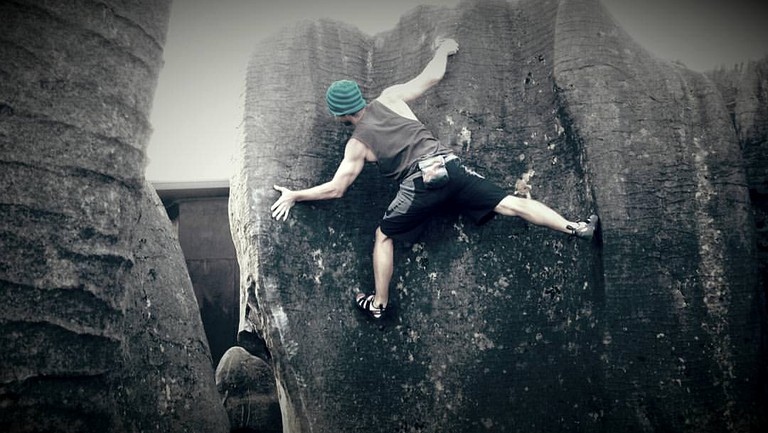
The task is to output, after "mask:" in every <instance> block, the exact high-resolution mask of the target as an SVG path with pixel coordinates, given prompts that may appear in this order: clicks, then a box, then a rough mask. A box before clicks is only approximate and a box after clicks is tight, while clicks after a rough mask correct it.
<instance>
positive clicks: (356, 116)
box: [347, 107, 368, 125]
mask: <svg viewBox="0 0 768 433" xmlns="http://www.w3.org/2000/svg"><path fill="white" fill-rule="evenodd" d="M367 108H368V107H363V109H362V110H360V111H358V112H357V113H355V114H354V115H352V114H350V115H349V116H347V120H349V122H351V123H352V124H353V125H357V122H359V121H360V119H362V118H363V113H365V110H366V109H367Z"/></svg>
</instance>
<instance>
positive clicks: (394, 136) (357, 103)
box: [271, 39, 597, 318]
mask: <svg viewBox="0 0 768 433" xmlns="http://www.w3.org/2000/svg"><path fill="white" fill-rule="evenodd" d="M458 49H459V46H458V44H457V43H456V41H454V40H452V39H445V40H442V41H440V42H439V44H438V47H437V49H436V52H435V55H434V57H433V58H432V60H431V61H430V62H429V63H428V64H427V66H426V67H425V68H424V70H423V71H422V72H421V73H420V74H419V75H418V76H416V77H415V78H413V79H412V80H410V81H408V82H406V83H403V84H397V85H394V86H392V87H389V88H387V89H385V90H384V91H383V92H382V93H381V95H380V96H379V97H378V98H376V99H375V100H373V101H372V102H371V103H370V104H367V103H366V101H365V100H364V99H363V97H362V94H361V92H360V89H359V87H358V85H357V83H355V82H353V81H349V80H341V81H337V82H334V83H333V84H331V86H330V87H329V88H328V91H327V93H326V102H327V104H328V109H329V111H330V112H331V114H333V115H334V116H335V117H336V119H337V120H338V121H341V122H344V123H345V124H349V125H354V126H355V131H354V132H353V134H352V137H351V138H350V139H349V141H348V142H347V145H346V148H345V150H344V158H343V160H342V161H341V163H340V164H339V167H338V169H337V171H336V174H335V175H334V176H333V179H331V180H330V181H328V182H326V183H323V184H321V185H317V186H315V187H312V188H309V189H303V190H298V191H292V190H290V189H288V188H283V187H281V186H277V185H275V187H274V188H275V189H276V190H278V191H280V192H281V195H280V198H279V199H278V200H277V201H276V202H275V203H274V204H273V205H272V207H271V210H272V217H273V218H275V219H277V220H281V219H282V220H286V219H287V218H288V213H289V212H290V209H291V208H292V207H293V206H294V204H295V203H296V202H300V201H311V200H327V199H333V198H340V197H342V196H343V195H344V193H345V191H346V190H347V188H348V187H349V186H350V185H351V184H352V182H354V180H355V179H356V178H357V176H358V175H359V174H360V172H361V171H362V169H363V166H364V165H365V163H366V162H375V163H377V164H378V165H379V170H380V172H381V174H382V175H383V176H387V177H391V178H393V179H395V180H396V181H398V182H400V189H399V191H398V193H397V195H396V196H395V199H394V200H393V201H392V203H391V204H390V205H389V208H388V209H387V211H386V213H385V214H384V217H383V219H382V220H381V223H380V225H379V227H378V228H377V229H376V234H375V244H374V248H373V273H374V283H375V293H374V294H370V295H368V294H365V293H358V294H357V295H356V298H355V301H356V304H357V306H358V307H359V308H360V309H362V310H363V311H364V312H366V313H368V314H370V315H371V316H373V317H374V318H380V317H382V316H383V315H384V312H385V311H386V307H387V303H388V301H389V283H390V280H391V278H392V270H393V252H394V249H393V241H392V239H393V238H394V239H398V240H406V241H411V242H412V241H414V240H415V238H416V237H417V236H418V234H419V233H420V231H421V228H422V227H423V226H424V224H425V223H426V221H427V220H428V219H429V217H430V216H432V215H434V214H435V213H436V212H437V211H438V210H439V209H445V208H446V207H451V208H454V209H457V210H460V211H461V212H462V213H464V214H465V215H466V216H467V217H468V218H470V219H471V220H473V221H474V222H476V223H478V224H482V223H484V222H486V221H488V220H489V219H491V218H492V217H493V216H494V215H496V214H501V215H507V216H517V217H521V218H523V219H524V220H526V221H528V222H531V223H533V224H537V225H541V226H544V227H548V228H550V229H553V230H557V231H560V232H563V233H567V234H570V235H574V236H576V237H579V238H583V239H591V238H592V236H593V233H594V231H595V228H596V225H597V216H596V215H592V216H591V217H590V218H589V221H588V222H574V221H568V220H566V219H565V218H563V217H562V216H561V215H560V214H558V213H557V212H555V211H554V210H552V209H550V208H549V207H547V206H546V205H544V204H542V203H540V202H538V201H536V200H532V199H526V198H520V197H515V196H514V195H509V194H507V193H506V192H505V191H504V190H502V189H501V188H500V187H498V186H496V185H494V184H493V183H491V182H489V181H487V180H486V179H484V178H483V177H482V176H480V175H478V174H477V173H475V172H473V171H471V170H469V169H467V168H465V167H464V166H463V165H462V164H461V163H460V161H459V159H458V158H457V157H456V156H455V155H454V154H453V152H452V151H451V149H450V148H448V147H446V146H444V145H442V144H441V143H440V142H439V141H438V140H436V139H435V138H434V136H433V135H432V134H431V133H430V132H429V131H428V130H427V129H426V128H425V127H424V125H423V124H422V123H421V122H420V121H419V120H418V119H417V118H416V116H415V115H414V114H413V111H411V109H410V108H409V106H408V104H407V103H408V102H409V101H412V100H414V99H416V98H418V97H419V96H421V95H422V94H424V92H426V91H427V90H428V89H429V88H431V87H432V86H434V85H435V84H437V83H438V82H440V80H442V78H443V75H445V70H446V66H447V62H448V57H449V56H452V55H453V54H455V53H456V52H457V51H458Z"/></svg>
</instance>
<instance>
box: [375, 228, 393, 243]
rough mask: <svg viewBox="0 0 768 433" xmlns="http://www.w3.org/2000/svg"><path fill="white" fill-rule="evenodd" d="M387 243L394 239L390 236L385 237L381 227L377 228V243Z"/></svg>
mask: <svg viewBox="0 0 768 433" xmlns="http://www.w3.org/2000/svg"><path fill="white" fill-rule="evenodd" d="M387 241H389V242H391V241H392V238H390V237H389V236H387V235H385V234H384V232H383V231H381V227H377V228H376V243H377V244H381V243H384V242H387Z"/></svg>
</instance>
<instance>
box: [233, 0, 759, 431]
mask: <svg viewBox="0 0 768 433" xmlns="http://www.w3.org/2000/svg"><path fill="white" fill-rule="evenodd" d="M440 35H445V36H450V37H453V38H455V39H456V40H457V41H458V42H459V44H460V47H461V48H460V52H459V53H458V54H457V55H456V56H455V57H454V58H452V59H451V60H450V63H449V67H448V73H447V75H446V77H445V79H444V80H443V81H442V82H441V83H440V84H439V85H438V86H437V87H436V88H435V89H433V90H431V91H429V92H428V93H427V94H426V95H425V96H424V97H423V98H421V99H420V100H418V101H416V103H414V104H413V109H414V111H415V113H416V114H417V116H419V117H420V118H421V119H422V120H423V121H424V122H425V123H426V124H427V126H428V127H429V128H430V129H432V130H433V131H435V133H436V134H437V135H438V136H439V138H440V139H441V140H442V141H443V142H445V143H447V144H450V145H452V146H453V147H454V148H455V149H456V152H457V153H458V154H459V155H460V156H461V157H462V158H463V159H464V160H465V162H466V163H467V164H468V165H470V166H474V167H476V168H477V169H478V170H479V171H481V172H482V173H483V174H485V175H486V176H487V177H489V178H491V179H492V180H494V181H495V182H497V183H499V184H500V185H503V186H505V187H507V188H509V190H510V192H511V191H513V190H514V185H515V184H516V182H517V180H518V179H521V178H522V177H523V175H525V174H527V175H528V176H530V178H529V180H528V184H530V185H531V186H532V190H531V193H532V195H533V197H535V198H537V199H539V200H542V201H544V202H545V203H548V204H550V205H552V206H553V207H555V208H556V209H558V210H559V211H560V212H562V213H563V214H564V215H566V216H568V217H572V218H576V217H583V216H586V215H587V214H588V213H589V212H591V211H596V212H598V213H599V214H600V215H601V216H602V218H603V233H602V237H601V238H600V239H598V240H597V242H595V243H594V244H592V245H590V244H587V243H581V242H569V241H568V240H567V239H566V238H565V237H563V236H562V235H559V234H557V233H554V232H551V231H547V230H545V229H541V228H538V227H534V226H528V225H526V224H524V223H522V222H521V221H518V220H513V219H507V220H502V219H497V220H496V221H493V222H491V223H490V224H489V225H487V226H485V227H482V228H477V227H474V226H472V225H470V224H466V223H465V222H464V221H463V220H462V219H460V218H457V217H455V216H445V217H441V218H438V219H437V220H436V221H434V222H433V223H432V224H431V225H430V227H429V229H428V231H427V232H426V233H425V235H424V237H423V238H422V240H421V242H419V243H417V244H415V245H413V246H399V247H398V248H397V249H396V251H395V260H396V267H395V274H394V279H393V287H392V289H393V291H392V296H391V297H392V302H393V304H394V305H393V306H394V307H395V308H394V314H393V315H392V316H391V317H390V318H389V319H388V320H387V321H385V322H384V323H383V324H382V325H381V326H380V325H379V324H377V323H372V322H370V321H368V320H366V319H364V318H362V317H361V316H360V315H359V314H358V313H357V312H356V311H355V310H354V307H353V304H352V295H353V293H354V292H355V291H356V289H358V288H359V289H362V290H366V291H370V290H372V273H371V270H370V268H371V259H370V253H371V252H370V249H371V247H372V237H373V232H374V229H375V228H376V225H377V221H378V219H379V218H380V217H381V215H382V214H383V212H384V209H385V207H386V205H387V204H388V202H389V200H391V197H392V196H393V195H394V191H395V188H396V185H392V184H390V183H388V182H386V181H384V180H382V179H380V178H379V177H378V175H377V173H376V168H375V167H373V166H369V167H366V168H365V169H364V171H363V173H362V174H361V176H360V177H359V178H358V181H357V182H356V183H355V184H354V185H353V187H352V188H351V189H350V190H349V191H348V193H347V195H346V196H345V197H344V198H343V199H341V200H337V201H335V202H323V203H311V204H300V205H298V206H296V207H295V208H294V210H293V211H292V214H291V218H290V220H289V221H288V222H287V223H278V222H275V221H272V220H271V219H270V216H269V206H270V205H271V204H272V202H273V201H274V200H275V199H276V198H277V193H276V192H275V191H274V190H272V185H273V184H280V185H284V186H288V187H294V188H301V187H307V186H311V185H314V184H317V183H320V182H323V181H325V180H327V179H329V178H330V177H331V176H332V175H333V173H334V171H335V169H336V166H337V164H338V161H339V160H340V159H341V156H342V152H343V144H344V142H345V140H346V139H347V138H348V134H349V132H350V131H349V130H347V129H344V127H342V126H340V125H338V124H336V123H334V121H333V120H332V119H331V118H330V116H329V115H328V114H327V111H326V108H325V106H324V102H323V95H324V92H325V89H326V88H327V86H328V84H330V83H331V82H332V81H334V80H336V79H340V78H353V79H356V80H358V81H359V82H360V83H361V87H362V88H363V92H364V94H365V95H366V97H368V98H372V97H375V96H376V95H378V94H379V92H380V91H381V90H382V89H383V88H384V87H386V86H388V85H391V84H393V83H397V82H402V81H405V80H407V79H410V78H412V77H413V76H414V75H415V74H417V73H418V72H419V71H420V70H421V69H422V68H423V67H424V65H425V64H426V62H427V61H428V60H429V59H430V58H431V56H432V47H431V43H432V41H433V40H434V39H435V38H436V37H437V36H440ZM244 109H245V111H244V126H243V146H242V155H241V156H242V158H241V162H240V166H239V168H238V173H237V174H236V175H235V176H234V178H233V185H232V194H231V198H230V200H231V202H230V203H231V206H230V212H231V221H232V227H233V237H234V240H235V245H236V248H237V250H238V256H239V260H240V267H241V275H242V278H243V280H244V282H243V287H244V289H243V294H242V302H243V305H242V312H243V316H242V320H241V333H242V335H243V336H246V335H248V334H258V335H259V336H260V337H261V338H262V339H263V340H264V342H265V343H266V346H267V348H268V350H269V352H270V355H271V361H272V365H273V368H274V371H275V377H276V380H277V385H278V388H279V392H278V394H279V395H280V397H281V408H282V411H283V423H284V427H285V431H290V432H298V431H314V432H337V431H360V430H365V431H382V432H392V431H396V432H416V431H419V432H459V431H484V430H486V429H487V430H490V431H527V432H530V431H574V430H576V431H697V432H720V431H755V430H758V429H759V428H760V426H761V424H760V423H761V421H760V420H758V419H757V416H758V413H759V411H758V408H759V407H762V406H760V405H762V404H764V399H763V398H764V395H762V394H761V388H760V387H761V386H762V385H761V383H762V381H763V375H762V372H761V367H760V366H761V349H760V344H761V343H760V340H761V338H760V335H761V334H760V331H761V330H760V325H761V323H762V322H763V320H764V315H765V312H764V310H763V308H762V306H761V304H760V302H759V294H760V289H759V288H760V285H759V282H758V272H757V263H756V260H755V254H754V253H755V247H754V244H755V235H754V224H753V221H752V219H751V209H750V201H749V195H748V189H747V180H746V174H745V169H744V164H743V163H742V154H741V149H740V145H739V139H738V136H737V134H736V131H735V129H734V127H733V124H732V122H731V117H730V116H729V113H728V109H727V108H726V105H725V103H724V101H723V97H722V96H721V94H720V92H719V91H718V89H717V88H716V87H715V85H714V84H713V83H712V81H711V80H709V79H708V78H707V77H706V76H704V75H703V74H698V73H694V72H691V71H689V70H687V69H685V68H683V67H681V66H679V65H675V64H670V63H665V62H661V61H659V60H657V59H655V58H652V57H651V56H649V55H648V54H647V53H646V52H645V51H644V50H642V49H641V48H640V47H639V46H637V45H636V44H635V43H634V42H633V41H631V40H630V39H629V38H628V37H627V36H626V35H625V34H624V33H623V32H622V31H621V30H620V29H618V28H617V27H616V26H615V25H614V23H613V22H612V20H611V19H610V17H608V16H606V13H605V12H604V10H603V9H602V8H601V7H600V5H599V3H598V2H596V1H592V0H583V1H567V0H563V1H559V2H558V1H522V2H519V3H507V2H502V1H469V2H464V3H462V4H460V5H459V6H458V7H457V8H456V9H455V10H453V9H439V8H432V7H422V8H418V9H416V10H414V11H413V12H412V13H409V14H408V15H406V16H404V17H403V18H402V20H401V21H400V23H399V24H398V26H397V27H396V28H395V29H393V30H392V31H390V32H386V33H382V34H379V35H377V36H375V37H371V36H368V35H365V34H362V33H360V32H359V31H357V30H356V29H355V28H354V27H351V26H348V25H345V24H341V23H336V22H329V21H319V22H311V23H302V24H299V25H297V26H296V27H294V28H291V29H286V30H285V31H283V32H281V33H280V34H278V35H275V37H274V38H272V39H270V40H267V41H264V42H263V43H262V44H261V45H259V46H258V47H257V48H256V50H255V52H254V55H253V58H252V60H251V65H250V67H249V72H248V78H247V91H246V95H245V105H244ZM531 175H532V176H531ZM249 341H254V339H253V338H250V339H249ZM265 357H266V355H265ZM361 426H364V427H361Z"/></svg>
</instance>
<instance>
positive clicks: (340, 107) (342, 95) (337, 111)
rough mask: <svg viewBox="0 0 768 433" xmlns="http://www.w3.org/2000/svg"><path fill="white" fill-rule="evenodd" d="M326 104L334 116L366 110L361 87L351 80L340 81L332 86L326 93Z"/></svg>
mask: <svg viewBox="0 0 768 433" xmlns="http://www.w3.org/2000/svg"><path fill="white" fill-rule="evenodd" d="M325 102H326V103H328V110H329V111H330V112H331V114H333V115H334V116H346V115H347V114H354V113H357V112H358V111H360V110H362V109H363V108H365V100H364V99H363V94H362V93H360V87H358V86H357V83H355V82H354V81H351V80H340V81H336V82H334V83H333V84H331V85H330V86H329V87H328V91H327V92H326V93H325Z"/></svg>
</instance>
